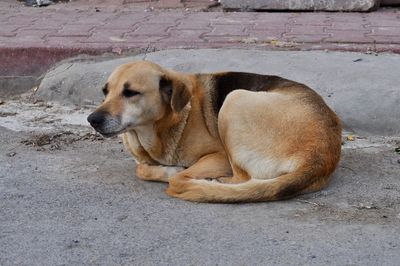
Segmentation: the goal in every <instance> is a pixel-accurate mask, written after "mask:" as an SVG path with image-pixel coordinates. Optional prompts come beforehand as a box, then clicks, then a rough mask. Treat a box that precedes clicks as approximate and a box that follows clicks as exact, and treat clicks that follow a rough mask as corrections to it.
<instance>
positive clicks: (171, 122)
mask: <svg viewBox="0 0 400 266" xmlns="http://www.w3.org/2000/svg"><path fill="white" fill-rule="evenodd" d="M190 109H191V104H190V102H189V103H188V104H187V105H186V106H185V107H184V109H183V110H182V111H181V112H180V113H179V114H173V113H171V114H170V115H168V116H167V117H166V118H165V119H162V120H160V121H159V122H156V123H155V124H148V125H143V126H140V127H137V128H135V132H136V134H137V136H138V140H139V142H140V144H141V145H142V146H143V148H144V149H145V150H146V151H147V152H148V154H149V155H150V157H151V158H152V159H154V160H155V161H157V162H159V163H160V164H164V165H182V164H183V163H182V162H181V161H180V156H179V152H178V146H179V142H180V140H181V138H182V134H183V131H184V129H185V126H186V123H187V120H188V117H189V113H190ZM182 166H184V165H182Z"/></svg>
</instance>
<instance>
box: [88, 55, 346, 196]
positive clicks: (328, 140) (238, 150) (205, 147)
mask: <svg viewBox="0 0 400 266" xmlns="http://www.w3.org/2000/svg"><path fill="white" fill-rule="evenodd" d="M103 92H104V94H105V95H106V98H105V100H104V102H103V104H102V105H101V106H100V107H99V108H98V109H97V110H96V111H95V112H94V113H92V114H91V115H90V116H89V117H88V121H89V122H90V124H91V125H92V126H93V127H94V128H95V129H96V130H97V131H98V132H100V133H101V134H103V135H104V136H113V135H116V134H121V133H123V135H122V137H123V141H124V144H125V146H126V147H127V149H128V150H129V151H130V153H131V154H132V155H133V157H134V158H135V160H136V162H137V167H136V175H137V176H138V177H139V178H141V179H143V180H152V181H164V182H169V187H168V189H167V193H168V195H171V196H174V197H178V198H181V199H185V200H191V201H199V202H244V201H268V200H279V199H286V198H289V197H293V196H295V195H298V194H300V193H307V192H311V191H317V190H319V189H321V188H322V187H323V186H324V185H325V184H327V182H328V181H329V176H330V174H331V173H332V172H333V171H334V170H335V167H336V165H337V164H338V161H339V158H340V150H341V125H340V121H339V119H338V118H337V116H336V115H335V113H334V112H333V111H332V110H331V109H330V108H329V107H328V106H327V105H326V104H325V102H324V101H323V99H322V98H321V97H320V96H319V95H318V94H317V93H316V92H314V91H313V90H311V89H310V88H308V87H307V86H305V85H303V84H300V83H296V82H293V81H290V80H286V79H283V78H280V77H277V76H264V75H258V74H250V73H237V72H225V73H212V74H183V73H178V72H174V71H171V70H167V69H163V68H161V67H160V66H158V65H156V64H154V63H150V62H147V61H139V62H134V63H129V64H124V65H122V66H120V67H118V68H117V69H116V70H115V71H114V72H113V73H112V74H111V76H110V77H109V79H108V82H107V84H106V85H105V87H104V88H103Z"/></svg>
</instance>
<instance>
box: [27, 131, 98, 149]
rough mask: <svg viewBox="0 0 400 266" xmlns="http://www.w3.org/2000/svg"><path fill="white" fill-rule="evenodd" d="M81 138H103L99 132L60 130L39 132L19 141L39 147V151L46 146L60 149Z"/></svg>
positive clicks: (92, 139)
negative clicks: (59, 131)
mask: <svg viewBox="0 0 400 266" xmlns="http://www.w3.org/2000/svg"><path fill="white" fill-rule="evenodd" d="M81 140H91V141H101V140H104V138H103V137H102V136H100V135H99V134H93V133H82V134H75V133H73V132H68V131H67V132H62V133H56V134H40V135H36V136H33V137H31V138H29V139H26V140H23V141H21V143H22V144H25V145H27V146H32V147H38V148H40V149H39V150H40V151H43V150H45V149H46V148H48V149H50V150H60V149H61V148H62V147H66V146H69V145H71V144H73V143H74V142H77V141H81Z"/></svg>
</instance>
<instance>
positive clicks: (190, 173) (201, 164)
mask: <svg viewBox="0 0 400 266" xmlns="http://www.w3.org/2000/svg"><path fill="white" fill-rule="evenodd" d="M193 179H216V181H219V182H224V183H225V182H226V183H237V182H243V180H240V181H239V180H236V179H234V177H232V168H231V165H230V163H229V160H228V158H227V157H226V155H225V154H222V153H213V154H208V155H206V156H204V157H202V158H201V159H200V160H199V161H198V162H196V163H195V164H194V165H192V166H191V167H189V168H188V169H186V170H184V171H182V172H179V173H177V174H176V175H174V176H173V177H171V178H170V179H169V184H170V185H169V187H168V189H167V194H168V195H170V196H177V195H178V194H179V193H180V192H181V191H185V190H186V189H185V188H184V186H186V185H189V182H187V181H189V180H193ZM204 181H205V182H212V181H206V180H204Z"/></svg>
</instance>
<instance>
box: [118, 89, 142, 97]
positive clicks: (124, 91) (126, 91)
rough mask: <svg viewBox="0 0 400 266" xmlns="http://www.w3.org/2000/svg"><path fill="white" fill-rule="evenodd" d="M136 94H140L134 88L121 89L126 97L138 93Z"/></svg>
mask: <svg viewBox="0 0 400 266" xmlns="http://www.w3.org/2000/svg"><path fill="white" fill-rule="evenodd" d="M138 94H140V92H138V91H134V90H131V89H124V90H123V91H122V95H124V96H125V97H127V98H130V97H133V96H135V95H138Z"/></svg>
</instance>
